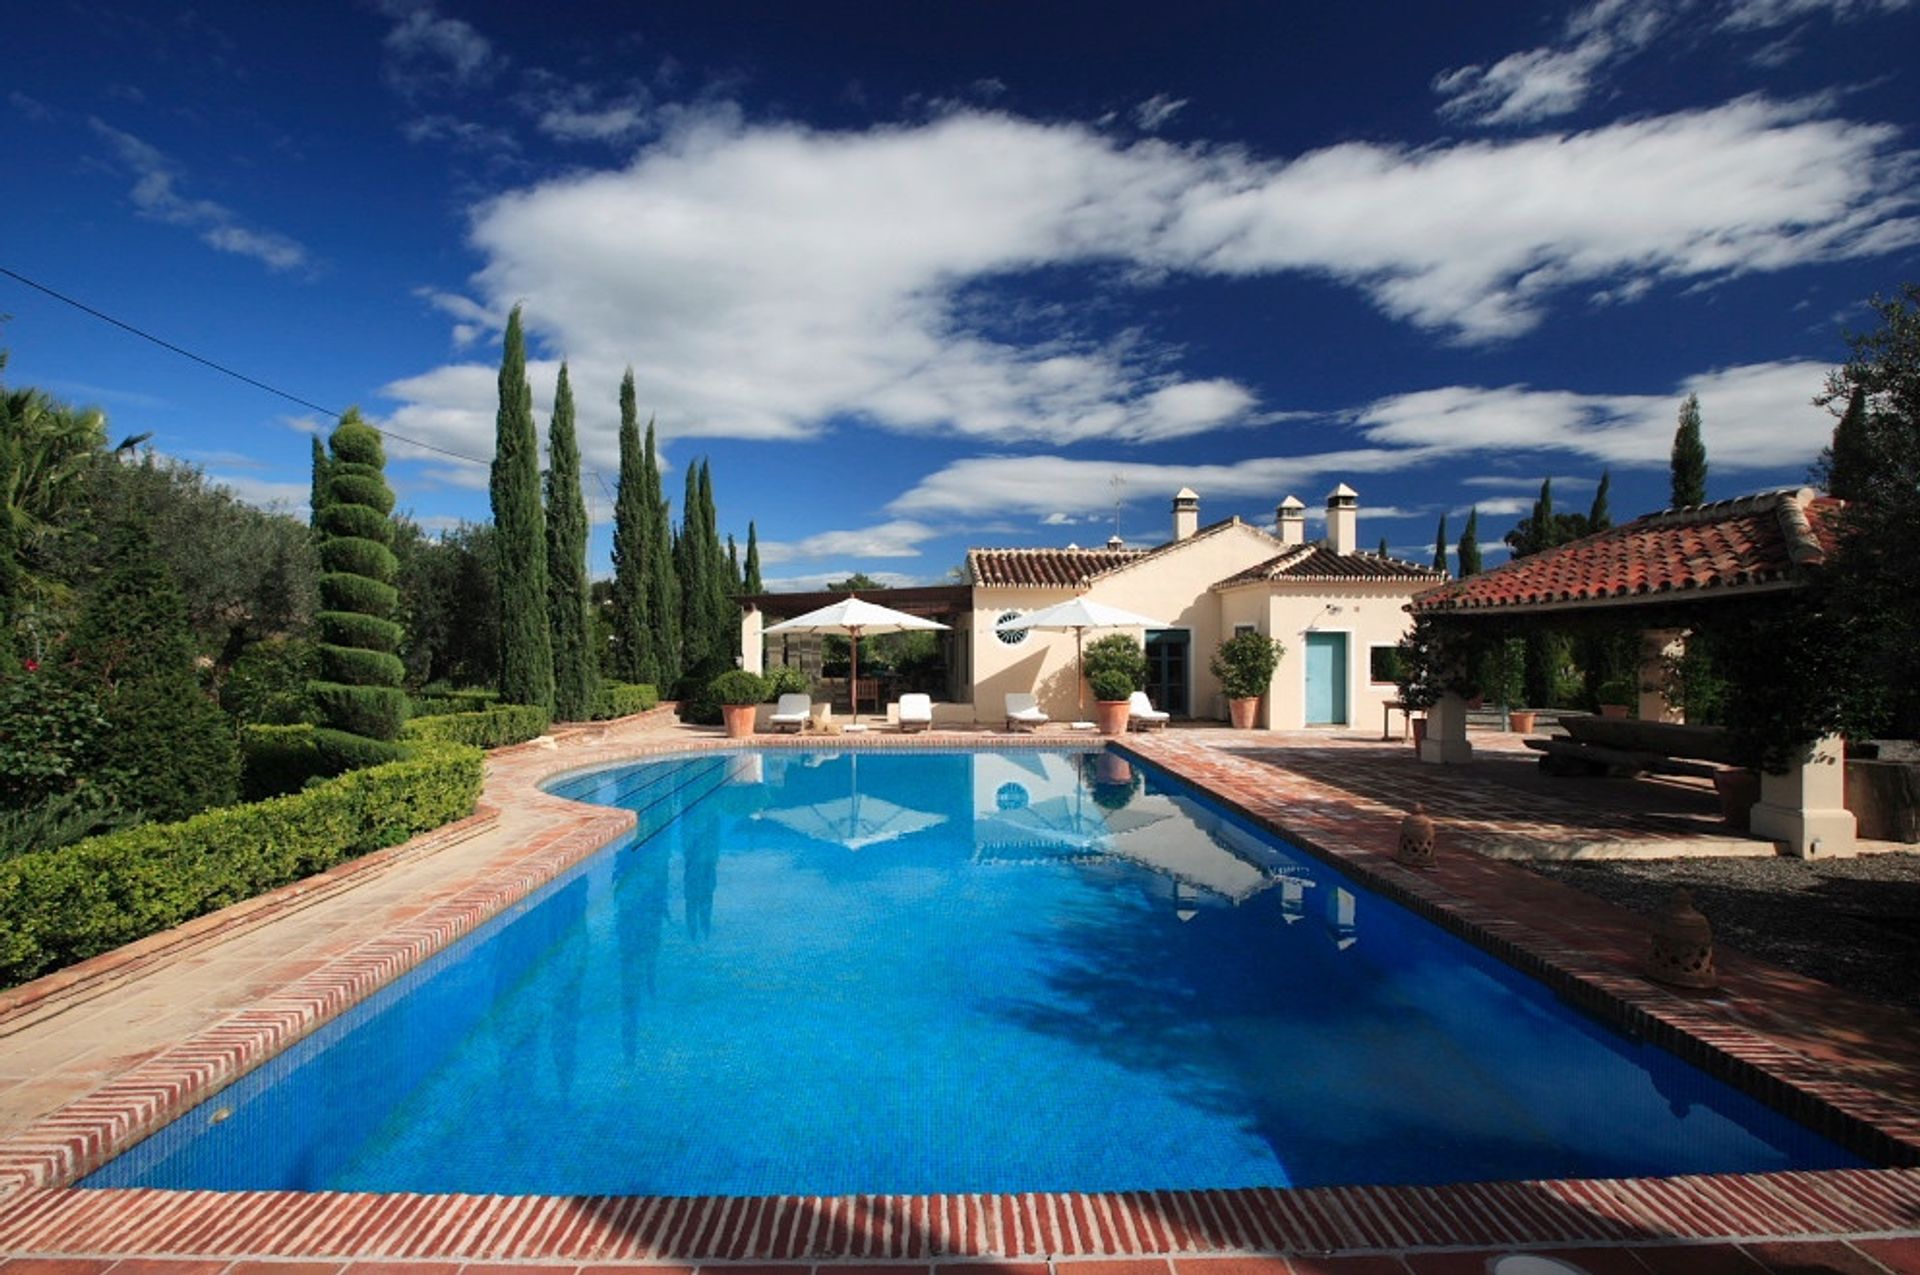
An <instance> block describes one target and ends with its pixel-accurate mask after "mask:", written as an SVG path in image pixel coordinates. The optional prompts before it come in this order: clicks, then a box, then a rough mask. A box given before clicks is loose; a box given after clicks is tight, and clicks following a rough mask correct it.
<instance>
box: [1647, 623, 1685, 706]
mask: <svg viewBox="0 0 1920 1275" xmlns="http://www.w3.org/2000/svg"><path fill="white" fill-rule="evenodd" d="M1686 650H1687V634H1686V630H1684V629H1646V630H1644V631H1642V632H1641V634H1640V669H1639V672H1638V677H1639V683H1640V703H1639V706H1638V708H1637V709H1636V710H1635V711H1636V712H1637V713H1638V715H1639V718H1640V720H1641V721H1643V722H1677V721H1681V720H1683V719H1684V718H1685V714H1684V713H1682V712H1681V711H1680V710H1679V709H1677V708H1674V707H1672V706H1670V705H1669V704H1668V703H1667V697H1666V696H1665V695H1663V694H1662V693H1661V689H1662V688H1663V687H1664V686H1665V685H1666V682H1667V661H1669V660H1677V659H1679V658H1680V657H1681V656H1682V655H1684V654H1686ZM1648 687H1652V688H1653V689H1651V690H1649V689H1647V688H1648Z"/></svg>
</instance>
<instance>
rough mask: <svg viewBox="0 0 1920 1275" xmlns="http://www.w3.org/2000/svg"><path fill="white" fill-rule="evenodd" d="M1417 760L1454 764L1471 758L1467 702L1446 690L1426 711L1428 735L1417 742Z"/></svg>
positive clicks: (1471, 748)
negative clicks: (1418, 750) (1418, 754)
mask: <svg viewBox="0 0 1920 1275" xmlns="http://www.w3.org/2000/svg"><path fill="white" fill-rule="evenodd" d="M1420 760H1421V761H1425V762H1434V763H1436V764H1449V765H1451V764H1457V763H1460V762H1469V761H1472V760H1473V745H1472V744H1469V743H1468V742H1467V701H1465V700H1463V699H1461V698H1460V697H1459V696H1458V695H1455V694H1454V693H1453V692H1451V691H1449V692H1447V693H1446V694H1445V695H1442V696H1441V697H1440V702H1439V703H1438V704H1435V705H1434V706H1433V707H1432V708H1430V709H1428V710H1427V737H1426V738H1425V739H1423V740H1421V741H1420Z"/></svg>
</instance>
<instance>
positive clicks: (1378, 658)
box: [1367, 646, 1406, 686]
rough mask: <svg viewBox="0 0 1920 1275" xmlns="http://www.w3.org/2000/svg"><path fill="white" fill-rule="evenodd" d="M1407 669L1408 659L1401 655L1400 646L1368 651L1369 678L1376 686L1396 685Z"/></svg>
mask: <svg viewBox="0 0 1920 1275" xmlns="http://www.w3.org/2000/svg"><path fill="white" fill-rule="evenodd" d="M1405 668H1406V659H1405V657H1403V656H1402V655H1401V654H1400V648H1399V647H1398V646H1375V647H1369V648H1368V649H1367V676H1368V677H1369V678H1371V679H1372V681H1373V683H1374V685H1376V686H1378V685H1380V684H1381V683H1394V682H1398V681H1399V680H1400V674H1401V673H1402V672H1403V671H1404V670H1405Z"/></svg>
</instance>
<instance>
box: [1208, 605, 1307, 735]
mask: <svg viewBox="0 0 1920 1275" xmlns="http://www.w3.org/2000/svg"><path fill="white" fill-rule="evenodd" d="M1286 653H1287V648H1286V647H1284V646H1282V645H1281V644H1280V643H1279V641H1278V640H1276V639H1274V638H1270V637H1266V636H1263V635H1262V634H1259V633H1255V632H1254V631H1253V630H1252V629H1246V630H1243V631H1242V632H1239V633H1236V634H1234V635H1233V636H1232V637H1230V638H1228V639H1226V640H1225V641H1224V642H1222V643H1220V645H1219V646H1217V647H1215V648H1214V652H1213V659H1212V660H1211V661H1210V662H1209V663H1208V665H1207V667H1208V668H1210V669H1212V670H1213V675H1214V676H1215V677H1217V678H1219V679H1220V689H1221V690H1222V691H1223V692H1225V694H1226V697H1227V713H1228V715H1229V716H1231V717H1232V719H1233V728H1234V729H1235V730H1252V729H1253V723H1254V718H1255V717H1256V716H1257V715H1258V714H1259V711H1260V697H1261V696H1262V695H1265V694H1266V693H1267V689H1268V688H1269V687H1270V686H1272V685H1273V671H1274V670H1275V669H1277V668H1279V667H1280V657H1281V656H1283V655H1285V654H1286Z"/></svg>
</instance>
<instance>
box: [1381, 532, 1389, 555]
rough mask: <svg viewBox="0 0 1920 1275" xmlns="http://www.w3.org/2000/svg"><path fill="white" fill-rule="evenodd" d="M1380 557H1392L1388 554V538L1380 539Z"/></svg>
mask: <svg viewBox="0 0 1920 1275" xmlns="http://www.w3.org/2000/svg"><path fill="white" fill-rule="evenodd" d="M1380 556H1381V557H1383V558H1387V557H1391V556H1392V555H1391V554H1389V553H1388V552H1387V538H1386V537H1385V536H1382V537H1380Z"/></svg>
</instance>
